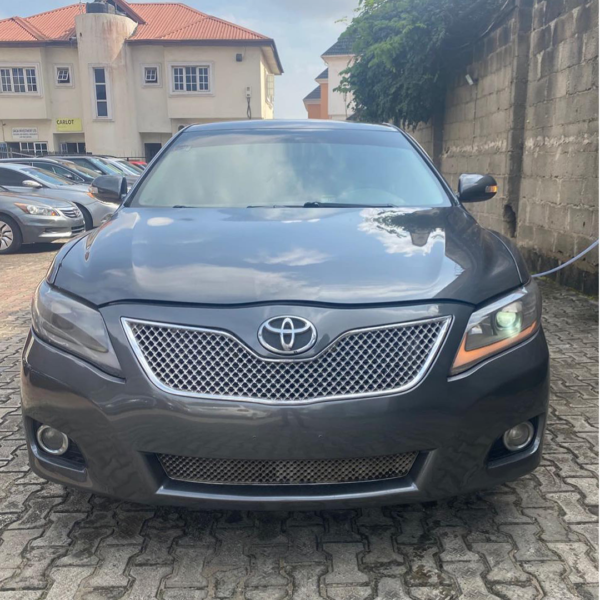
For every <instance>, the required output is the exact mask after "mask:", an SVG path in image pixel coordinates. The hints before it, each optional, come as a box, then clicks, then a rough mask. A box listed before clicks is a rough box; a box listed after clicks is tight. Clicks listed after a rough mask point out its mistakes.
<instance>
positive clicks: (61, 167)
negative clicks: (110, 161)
mask: <svg viewBox="0 0 600 600" xmlns="http://www.w3.org/2000/svg"><path fill="white" fill-rule="evenodd" d="M2 163H8V164H19V165H29V166H31V167H37V168H38V169H44V170H45V171H50V172H51V173H54V174H56V175H59V176H60V177H64V178H65V179H68V180H69V181H70V182H71V183H87V184H90V183H92V181H94V179H95V178H96V177H97V176H98V174H97V173H96V172H94V171H90V170H89V169H87V168H86V167H82V166H80V165H77V164H75V163H74V162H73V161H70V160H66V159H55V158H35V157H26V156H23V157H21V158H3V159H0V165H1V164H2Z"/></svg>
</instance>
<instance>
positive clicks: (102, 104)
mask: <svg viewBox="0 0 600 600" xmlns="http://www.w3.org/2000/svg"><path fill="white" fill-rule="evenodd" d="M92 71H93V75H94V104H95V112H96V118H98V119H109V118H110V111H109V102H108V79H107V73H106V69H105V68H104V67H93V69H92Z"/></svg>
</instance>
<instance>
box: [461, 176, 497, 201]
mask: <svg viewBox="0 0 600 600" xmlns="http://www.w3.org/2000/svg"><path fill="white" fill-rule="evenodd" d="M497 191H498V184H497V183H496V180H495V179H494V178H493V177H492V176H491V175H476V174H474V173H463V174H462V175H461V176H460V177H459V178H458V199H459V200H460V201H461V202H484V201H485V200H489V199H490V198H493V197H494V196H495V195H496V192H497Z"/></svg>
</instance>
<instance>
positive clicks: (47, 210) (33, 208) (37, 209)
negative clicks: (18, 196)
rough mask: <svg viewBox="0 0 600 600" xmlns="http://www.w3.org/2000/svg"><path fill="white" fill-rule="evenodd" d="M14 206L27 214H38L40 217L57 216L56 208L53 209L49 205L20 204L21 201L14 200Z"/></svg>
mask: <svg viewBox="0 0 600 600" xmlns="http://www.w3.org/2000/svg"><path fill="white" fill-rule="evenodd" d="M15 206H16V207H17V208H20V209H21V210H22V211H23V212H24V213H27V214H28V215H38V216H41V217H59V216H60V215H59V213H58V211H57V210H54V209H53V208H52V207H50V206H39V205H36V204H22V203H21V202H15Z"/></svg>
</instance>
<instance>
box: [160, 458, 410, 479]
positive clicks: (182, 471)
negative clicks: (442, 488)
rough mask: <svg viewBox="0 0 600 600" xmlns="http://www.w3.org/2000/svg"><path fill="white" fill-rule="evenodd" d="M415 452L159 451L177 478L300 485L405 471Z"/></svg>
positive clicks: (396, 474)
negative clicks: (267, 455) (281, 455)
mask: <svg viewBox="0 0 600 600" xmlns="http://www.w3.org/2000/svg"><path fill="white" fill-rule="evenodd" d="M417 454H418V452H405V453H404V454H390V455H389V456H374V457H368V458H334V459H316V460H315V459H308V460H246V459H231V458H196V457H193V456H176V455H173V454H158V455H157V456H158V459H159V460H160V463H161V464H162V466H163V468H164V470H165V472H166V474H167V476H168V477H169V478H170V479H175V480H177V481H191V482H195V483H228V484H246V485H248V484H250V485H252V484H254V485H299V484H327V483H354V482H357V481H381V480H383V479H395V478H398V477H405V476H406V475H408V472H409V471H410V469H411V467H412V465H413V463H414V462H415V459H416V458H417Z"/></svg>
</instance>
